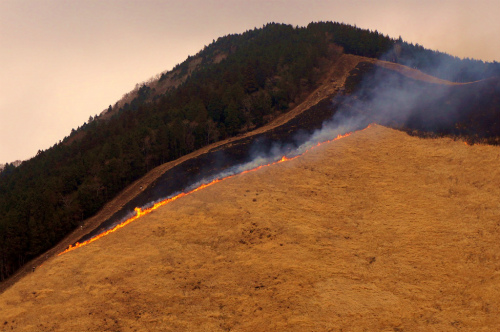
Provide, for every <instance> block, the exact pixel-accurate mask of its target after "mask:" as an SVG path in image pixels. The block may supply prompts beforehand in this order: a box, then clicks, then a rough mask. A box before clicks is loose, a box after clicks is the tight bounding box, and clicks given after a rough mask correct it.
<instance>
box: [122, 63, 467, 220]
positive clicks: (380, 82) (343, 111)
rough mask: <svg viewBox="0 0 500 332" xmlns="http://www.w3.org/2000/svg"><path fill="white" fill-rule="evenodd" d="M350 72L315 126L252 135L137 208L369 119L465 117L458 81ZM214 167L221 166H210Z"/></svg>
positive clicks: (433, 124) (427, 125)
mask: <svg viewBox="0 0 500 332" xmlns="http://www.w3.org/2000/svg"><path fill="white" fill-rule="evenodd" d="M435 70H436V71H440V70H442V71H446V70H449V68H448V67H446V66H444V67H443V68H442V69H440V68H436V69H435ZM351 74H352V75H351V76H350V77H349V78H348V79H347V81H346V89H347V90H348V91H347V92H348V93H347V94H339V95H337V96H336V97H334V99H333V100H332V105H335V110H334V114H333V116H332V117H331V118H330V119H328V120H326V121H324V122H323V124H322V126H321V128H320V129H317V130H315V131H312V132H306V131H303V130H302V131H296V132H295V133H294V134H293V137H292V138H289V139H288V140H287V141H286V142H280V141H271V140H269V139H267V140H266V139H262V140H257V141H256V142H254V143H253V144H252V146H251V148H250V149H249V152H248V156H247V157H246V158H244V160H243V161H241V162H239V163H237V164H234V162H232V161H231V162H228V159H231V158H230V157H228V156H225V155H224V152H222V150H220V151H218V152H217V155H216V157H215V161H214V162H213V164H212V165H211V166H210V167H211V168H210V171H208V168H207V169H206V171H207V172H206V173H205V172H204V170H203V169H202V170H201V172H200V173H201V174H210V173H211V175H207V176H205V177H203V178H202V179H201V180H194V182H192V183H188V182H186V185H185V186H184V188H182V190H180V191H176V192H174V193H171V194H169V195H168V196H167V197H162V198H160V199H157V200H155V201H152V202H151V203H149V204H146V205H145V206H143V207H142V208H143V209H144V208H148V207H151V206H153V205H154V204H155V203H158V202H160V201H164V200H166V199H170V198H172V197H174V196H177V195H179V194H181V193H182V192H190V191H192V190H194V189H195V188H198V187H200V186H201V185H204V184H209V183H211V182H213V181H214V180H216V179H223V178H227V177H230V176H233V175H236V174H240V173H242V172H245V171H248V170H251V169H255V168H257V167H259V166H263V165H268V164H272V163H275V162H277V161H279V160H280V159H281V158H282V157H283V156H286V157H287V158H293V157H295V156H298V155H301V154H303V153H304V152H305V151H306V150H308V149H310V148H311V147H312V146H315V145H317V144H318V143H322V142H325V141H329V140H332V139H334V138H335V137H337V136H338V135H344V134H346V133H347V132H352V131H356V130H359V129H362V128H365V127H366V126H367V125H368V124H370V123H378V124H381V125H386V126H392V127H406V128H409V129H418V130H422V131H434V132H441V133H447V132H453V130H454V127H455V123H457V122H458V121H462V120H463V119H464V114H465V113H466V112H465V111H464V110H467V109H468V108H469V106H470V105H469V104H470V101H471V99H472V98H471V96H470V95H468V93H467V90H464V89H462V88H461V86H460V85H452V84H437V83H432V82H427V81H422V80H417V79H414V78H410V77H407V76H404V75H403V74H401V73H399V72H396V71H394V70H391V69H387V68H384V67H381V66H377V65H373V64H371V63H361V64H360V65H358V67H357V68H356V69H355V70H354V71H353V72H351ZM468 105H469V106H468ZM231 163H232V164H231ZM221 165H224V166H221ZM227 165H229V166H227ZM217 169H222V170H221V171H214V170H217ZM199 178H200V176H198V179H199ZM186 181H189V179H186ZM134 215H135V212H130V213H129V214H128V215H127V216H126V217H125V219H122V220H121V221H120V222H122V221H123V220H126V219H127V218H130V217H132V216H134ZM120 222H118V223H120ZM118 223H115V224H114V225H116V224H118Z"/></svg>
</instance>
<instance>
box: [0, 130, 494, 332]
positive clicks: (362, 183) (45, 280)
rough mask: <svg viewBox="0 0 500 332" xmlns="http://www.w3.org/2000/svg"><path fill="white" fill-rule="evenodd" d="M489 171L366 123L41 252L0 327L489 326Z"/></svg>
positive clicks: (490, 152)
mask: <svg viewBox="0 0 500 332" xmlns="http://www.w3.org/2000/svg"><path fill="white" fill-rule="evenodd" d="M499 165H500V148H499V147H492V146H478V145H475V146H466V145H465V144H464V143H463V142H455V141H452V140H448V139H426V140H424V139H419V138H415V137H410V136H408V135H406V134H404V133H402V132H398V131H395V130H391V129H388V128H385V127H381V126H377V125H375V126H373V127H371V128H369V129H366V130H364V131H360V132H356V133H354V134H353V135H351V136H349V137H347V138H344V139H341V140H339V141H335V142H333V143H330V144H327V145H323V146H321V147H319V148H317V149H314V150H312V151H311V152H309V153H308V154H306V155H304V156H302V157H301V158H299V159H295V160H293V161H290V162H286V163H281V164H278V165H275V166H272V167H269V168H265V169H261V170H259V171H257V172H253V173H248V174H244V175H241V176H236V177H234V178H231V179H229V180H226V181H224V182H221V183H218V184H216V185H214V186H211V187H209V188H206V189H205V190H203V191H200V192H197V193H194V194H192V195H190V196H188V197H184V198H182V199H180V200H177V201H175V202H173V203H171V204H169V205H167V206H165V207H163V208H161V209H159V210H157V211H155V212H153V213H151V214H150V215H148V216H145V217H143V218H141V219H139V220H137V221H135V222H134V223H132V224H130V225H129V226H127V227H126V228H123V229H121V230H119V231H118V232H115V233H113V234H110V235H109V236H107V237H104V238H102V239H101V240H99V241H97V242H94V243H92V244H91V245H88V246H86V247H83V248H79V249H77V250H74V251H72V252H69V253H67V254H64V255H62V256H59V257H54V258H52V259H50V260H49V261H47V262H46V263H45V264H44V265H43V266H41V267H39V268H37V269H36V271H35V272H34V273H31V274H29V275H28V276H26V277H24V278H23V279H22V280H20V281H19V282H18V283H16V284H15V285H13V286H12V287H10V288H9V289H7V290H6V291H5V292H4V293H3V294H1V295H0V308H1V309H0V331H344V332H345V331H496V330H497V329H498V326H500V300H499V299H500V241H499V238H500V201H499V199H498V198H499V197H500V168H499V167H498V166H499Z"/></svg>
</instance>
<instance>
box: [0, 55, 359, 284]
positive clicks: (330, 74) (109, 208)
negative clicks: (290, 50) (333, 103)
mask: <svg viewBox="0 0 500 332" xmlns="http://www.w3.org/2000/svg"><path fill="white" fill-rule="evenodd" d="M367 60H369V59H368V58H364V57H360V56H355V55H349V54H343V55H342V56H341V57H340V58H339V59H338V60H337V61H335V62H334V63H332V65H331V67H330V68H329V70H328V71H327V73H326V75H325V77H324V79H323V80H322V82H320V84H319V86H318V88H317V89H316V90H314V91H313V92H312V93H311V94H310V95H309V96H308V97H307V98H305V100H304V101H303V102H302V103H300V104H299V105H297V106H296V107H295V108H293V109H292V110H291V111H289V112H287V113H285V114H283V115H281V116H279V117H277V118H276V119H274V120H273V121H272V122H270V123H268V124H267V125H265V126H262V127H260V128H258V129H256V130H253V131H251V132H248V133H245V134H243V135H240V136H237V137H233V138H229V139H227V140H224V141H219V142H216V143H213V144H210V145H209V146H206V147H204V148H202V149H199V150H196V151H194V152H192V153H190V154H188V155H186V156H183V157H181V158H179V159H176V160H174V161H171V162H168V163H165V164H163V165H160V166H158V167H156V168H155V169H153V170H152V171H150V172H149V173H148V174H146V175H145V176H143V177H142V178H140V179H139V180H137V181H135V182H134V183H132V184H131V185H129V186H128V187H127V188H125V189H124V190H123V191H122V192H120V193H119V194H118V195H117V196H116V197H115V198H114V199H112V200H111V201H109V202H108V203H107V204H106V205H105V206H104V207H103V208H102V209H101V210H100V211H99V212H98V213H97V214H96V215H95V216H93V217H91V218H89V219H87V220H85V222H84V225H83V228H82V229H76V230H75V231H73V232H72V233H70V234H69V235H68V236H67V237H66V238H65V239H63V240H62V241H61V242H60V243H58V244H57V245H56V246H55V247H54V248H52V249H51V250H49V251H48V252H47V253H45V254H43V255H41V256H39V257H37V258H36V259H34V260H32V261H31V262H29V263H27V264H26V265H25V266H24V267H23V268H21V269H20V270H19V271H18V272H16V274H14V275H13V276H12V277H10V278H9V279H7V280H6V281H3V282H1V283H0V293H1V292H3V291H4V290H5V289H6V288H8V287H10V286H11V285H13V284H14V283H15V282H17V281H18V280H20V278H22V277H23V276H24V275H26V274H27V273H29V272H31V267H32V266H38V265H40V264H43V262H44V261H45V260H46V257H51V256H53V255H55V254H57V253H59V252H61V251H63V250H64V249H65V248H67V247H68V246H69V245H70V244H73V243H75V242H76V241H77V240H78V239H80V237H81V236H83V235H85V234H87V233H89V232H91V231H92V230H93V229H95V228H97V227H98V226H99V225H100V224H101V223H102V222H104V221H105V220H107V219H108V218H110V217H111V216H112V215H113V214H114V213H115V212H117V211H118V210H119V209H120V208H121V207H122V206H123V205H125V204H126V203H127V202H129V201H130V200H132V199H133V198H134V197H136V196H137V195H138V194H139V193H140V192H141V189H140V188H141V186H142V187H143V188H145V187H147V186H149V185H150V184H151V183H152V182H154V181H155V180H156V179H158V177H160V176H161V175H162V174H163V173H165V172H166V171H167V170H169V169H171V168H172V167H174V166H176V165H178V164H180V163H182V162H184V161H185V160H188V159H190V158H193V157H196V156H198V155H201V154H203V153H207V152H208V151H210V150H212V149H218V148H221V147H223V146H224V145H226V144H231V143H232V142H234V141H235V140H238V139H241V138H243V137H249V136H253V135H257V134H260V133H263V132H266V131H269V130H271V129H273V128H275V127H277V126H280V125H282V124H284V123H286V122H288V121H290V120H291V119H293V118H294V117H296V116H297V115H298V114H300V113H302V112H304V111H307V110H308V109H309V108H310V107H312V106H314V105H316V104H317V103H318V102H319V101H321V100H322V99H323V98H325V97H326V96H328V95H331V94H334V93H335V92H336V91H338V90H339V89H340V88H342V87H343V85H344V83H345V80H346V78H347V76H348V74H349V71H351V70H352V69H353V68H354V67H356V65H357V64H358V63H359V62H360V61H367Z"/></svg>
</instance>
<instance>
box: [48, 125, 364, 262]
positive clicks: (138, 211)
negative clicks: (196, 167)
mask: <svg viewBox="0 0 500 332" xmlns="http://www.w3.org/2000/svg"><path fill="white" fill-rule="evenodd" d="M370 126H371V125H369V126H368V127H366V128H365V129H367V128H370ZM362 130H364V129H362ZM351 134H352V132H348V133H346V134H344V135H340V134H339V135H337V137H335V138H333V139H331V140H328V141H325V142H319V143H318V144H316V145H314V146H312V147H311V148H309V149H307V150H306V151H305V152H303V153H302V154H300V155H297V156H294V157H290V158H289V157H286V156H283V157H282V158H281V159H280V160H278V161H275V162H272V163H269V164H266V165H260V166H257V167H255V168H252V169H249V170H246V171H242V172H240V173H237V174H233V175H229V176H226V177H223V178H219V179H215V180H213V181H211V182H208V183H205V184H202V185H200V186H199V187H197V188H195V189H193V190H191V191H188V192H183V193H180V194H178V195H176V196H173V197H170V198H167V199H164V200H162V201H160V202H158V203H155V204H154V205H153V206H151V207H148V208H145V209H142V208H140V207H136V208H135V209H134V211H135V213H136V214H135V216H132V217H130V218H129V219H127V220H125V221H123V222H121V223H120V224H118V225H116V226H115V227H113V228H110V229H108V230H107V231H105V232H103V233H101V234H99V235H96V236H95V237H93V238H91V239H88V240H87V241H84V242H81V243H80V242H77V243H75V244H74V245H70V246H69V247H68V248H67V249H66V250H64V251H63V252H61V253H59V254H58V256H60V255H62V254H65V253H67V252H70V251H72V250H75V249H77V248H80V247H83V246H85V245H87V244H90V243H92V242H95V241H97V240H99V239H100V238H102V237H104V236H106V235H108V234H110V233H113V232H116V231H117V230H118V229H120V228H123V227H125V226H127V225H128V224H130V223H131V222H133V221H135V220H137V219H139V218H140V217H142V216H145V215H147V214H149V213H151V212H153V211H154V210H156V209H158V208H159V207H161V206H164V205H167V204H168V203H170V202H173V201H175V200H177V199H179V198H181V197H184V196H187V195H190V194H192V193H194V192H197V191H199V190H202V189H205V188H207V187H210V186H211V185H213V184H215V183H217V182H221V181H224V180H227V179H230V178H232V177H235V176H236V175H240V174H245V173H249V172H255V171H257V170H259V169H261V168H264V167H268V166H272V165H276V164H279V163H282V162H285V161H290V160H294V159H296V158H298V157H300V156H302V155H304V154H306V153H307V152H309V151H310V150H312V149H314V148H315V147H317V146H320V145H322V144H325V143H330V142H333V141H336V140H339V139H341V138H344V137H347V136H349V135H351Z"/></svg>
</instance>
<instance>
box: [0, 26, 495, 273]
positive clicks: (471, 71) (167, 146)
mask: <svg viewBox="0 0 500 332" xmlns="http://www.w3.org/2000/svg"><path fill="white" fill-rule="evenodd" d="M334 45H336V47H339V46H340V47H342V48H343V52H345V53H348V54H356V55H361V56H366V57H371V58H380V59H384V60H387V61H393V62H399V63H402V64H404V65H408V66H410V67H412V68H418V69H420V70H422V71H424V72H426V73H429V74H431V75H434V76H437V77H440V78H444V79H448V80H453V81H456V82H466V81H476V80H480V79H484V78H489V77H493V76H499V75H500V65H499V64H498V63H485V62H482V61H477V60H471V59H458V58H456V57H453V56H450V55H448V54H444V53H441V52H436V51H431V50H427V49H425V48H423V47H422V46H420V45H413V44H409V43H406V42H404V41H403V40H402V39H401V38H399V39H393V38H390V37H388V36H385V35H383V34H381V33H379V32H378V31H370V30H365V29H360V28H357V27H355V26H350V25H346V24H343V23H336V22H318V23H311V24H309V25H308V26H307V27H294V26H291V25H284V24H277V23H270V24H267V25H265V26H263V27H262V28H256V29H253V30H250V31H247V32H245V33H243V34H235V35H228V36H224V37H220V38H218V39H217V40H214V41H213V43H211V44H210V45H208V46H206V47H205V48H204V49H203V50H201V51H200V52H199V53H198V54H197V55H195V57H196V58H197V59H201V62H200V64H199V65H198V66H197V67H196V68H195V69H194V70H192V71H191V70H190V63H191V62H192V60H193V57H188V59H187V60H186V61H185V62H183V63H181V64H179V65H178V66H176V67H175V68H174V69H173V71H175V72H176V73H178V74H175V75H183V76H184V77H185V79H184V80H183V81H182V83H181V84H179V85H178V86H176V87H175V88H171V89H168V90H167V91H156V90H155V89H154V88H152V87H151V86H150V85H148V84H142V85H141V86H139V88H138V89H137V91H136V94H135V95H134V96H135V97H134V98H133V99H132V100H130V102H126V103H124V104H123V105H119V104H116V105H115V107H112V106H110V107H109V114H112V116H110V117H109V118H104V117H101V116H96V117H90V118H89V121H88V122H86V123H84V124H82V126H80V127H79V128H77V129H74V130H73V131H72V132H71V134H69V136H68V137H65V138H64V139H62V140H61V141H60V142H59V143H57V144H55V145H54V146H53V147H51V148H49V149H47V150H44V151H39V152H38V153H37V155H36V156H35V157H34V158H32V159H30V160H27V161H24V162H22V164H21V165H19V166H17V167H16V166H14V165H13V164H9V163H8V164H6V165H5V167H4V169H3V170H2V171H1V172H0V280H4V279H6V278H8V277H9V276H10V275H12V274H13V273H14V272H15V271H16V270H17V269H19V268H20V267H21V266H23V264H25V263H26V262H28V261H29V260H30V259H32V258H33V257H36V256H38V255H40V254H41V253H43V252H45V251H46V250H48V249H49V248H51V247H52V246H54V244H56V243H57V242H58V241H60V240H61V239H62V238H63V237H64V236H65V235H66V234H68V233H69V232H70V231H72V230H73V229H75V228H76V227H78V225H80V224H81V223H82V221H83V220H85V219H86V218H89V217H90V216H92V215H94V214H95V213H96V212H97V211H98V210H99V209H100V208H102V206H103V205H104V204H105V203H106V202H107V201H109V200H110V199H111V198H113V197H114V196H115V195H116V194H117V193H118V192H120V191H121V190H122V189H124V188H125V187H126V186H127V185H129V184H130V183H131V182H133V181H134V180H136V179H138V178H140V177H141V176H143V175H144V174H146V173H147V172H148V171H150V170H151V169H153V168H154V167H156V166H158V165H160V164H163V163H165V162H168V161H171V160H175V159H177V158H179V157H181V156H183V155H186V154H188V153H190V152H192V151H194V150H197V149H199V148H201V147H203V146H206V145H208V144H211V143H213V142H217V141H219V140H223V139H226V138H229V137H233V136H236V135H240V134H242V133H245V132H247V131H250V130H253V129H255V128H258V127H260V126H263V125H264V124H266V123H268V122H269V121H271V120H272V119H274V118H275V117H276V116H278V115H280V114H282V113H285V112H287V111H288V110H289V109H290V108H291V107H293V106H294V105H296V104H297V103H298V102H300V101H301V100H302V99H303V98H305V96H307V94H308V93H310V92H311V91H312V90H313V89H314V88H315V87H316V86H317V84H318V82H319V80H320V78H321V73H322V65H323V64H324V62H325V59H328V58H329V57H331V56H332V54H333V53H332V47H333V46H334ZM221 54H222V55H224V59H223V60H222V61H214V59H215V58H216V57H217V56H220V55H221ZM167 74H168V73H165V74H163V75H161V77H160V78H159V81H162V80H166V79H167V77H172V75H173V74H171V75H170V76H168V75H167ZM68 112H70V110H68ZM89 113H92V111H91V110H89Z"/></svg>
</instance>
